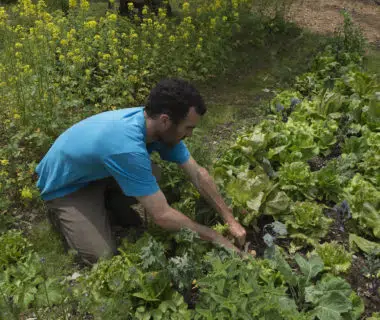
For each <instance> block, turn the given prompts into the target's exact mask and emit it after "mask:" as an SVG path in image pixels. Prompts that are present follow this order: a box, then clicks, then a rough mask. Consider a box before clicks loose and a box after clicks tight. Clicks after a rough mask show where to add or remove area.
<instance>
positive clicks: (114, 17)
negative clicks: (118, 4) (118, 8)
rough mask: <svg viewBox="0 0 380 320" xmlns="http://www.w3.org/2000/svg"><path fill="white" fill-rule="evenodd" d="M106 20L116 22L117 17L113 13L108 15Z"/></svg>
mask: <svg viewBox="0 0 380 320" xmlns="http://www.w3.org/2000/svg"><path fill="white" fill-rule="evenodd" d="M108 19H109V20H111V21H116V19H117V15H116V14H114V13H112V14H110V15H109V16H108Z"/></svg>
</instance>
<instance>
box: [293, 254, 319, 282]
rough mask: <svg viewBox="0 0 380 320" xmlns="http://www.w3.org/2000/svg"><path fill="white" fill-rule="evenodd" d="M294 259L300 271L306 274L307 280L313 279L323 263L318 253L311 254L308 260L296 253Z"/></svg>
mask: <svg viewBox="0 0 380 320" xmlns="http://www.w3.org/2000/svg"><path fill="white" fill-rule="evenodd" d="M295 260H296V262H297V264H298V266H299V267H300V269H301V272H302V273H303V274H304V275H305V276H306V279H307V281H308V280H311V279H313V278H314V277H315V276H316V275H318V273H320V272H321V271H323V267H324V264H323V261H322V259H321V258H320V257H319V256H318V255H313V256H311V257H310V259H309V260H306V259H305V258H303V257H302V256H300V255H299V254H296V256H295ZM307 281H306V283H307Z"/></svg>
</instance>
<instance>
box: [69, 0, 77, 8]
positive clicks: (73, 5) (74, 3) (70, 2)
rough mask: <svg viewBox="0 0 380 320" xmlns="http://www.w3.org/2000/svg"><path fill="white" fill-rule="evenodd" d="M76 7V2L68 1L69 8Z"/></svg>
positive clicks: (73, 0)
mask: <svg viewBox="0 0 380 320" xmlns="http://www.w3.org/2000/svg"><path fill="white" fill-rule="evenodd" d="M76 6H77V0H69V8H70V9H73V8H75V7H76Z"/></svg>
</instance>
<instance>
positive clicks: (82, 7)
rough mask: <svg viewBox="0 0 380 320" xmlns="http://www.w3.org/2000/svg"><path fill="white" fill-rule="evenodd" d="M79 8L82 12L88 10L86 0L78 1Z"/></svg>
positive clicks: (88, 4) (88, 6)
mask: <svg viewBox="0 0 380 320" xmlns="http://www.w3.org/2000/svg"><path fill="white" fill-rule="evenodd" d="M80 7H81V9H83V10H84V11H87V10H88V9H89V8H90V3H89V2H88V1H87V0H80Z"/></svg>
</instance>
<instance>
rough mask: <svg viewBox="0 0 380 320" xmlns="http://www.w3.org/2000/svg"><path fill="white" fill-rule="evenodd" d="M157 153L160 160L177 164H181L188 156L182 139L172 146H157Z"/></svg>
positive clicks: (188, 153)
mask: <svg viewBox="0 0 380 320" xmlns="http://www.w3.org/2000/svg"><path fill="white" fill-rule="evenodd" d="M158 153H159V154H160V157H161V159H162V160H165V161H170V162H175V163H178V164H183V163H185V162H186V161H187V160H189V158H190V152H189V150H188V149H187V147H186V145H185V143H184V142H183V141H181V142H180V143H178V144H176V145H175V146H174V147H173V148H169V147H167V146H166V145H162V146H161V147H160V148H159V150H158Z"/></svg>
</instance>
